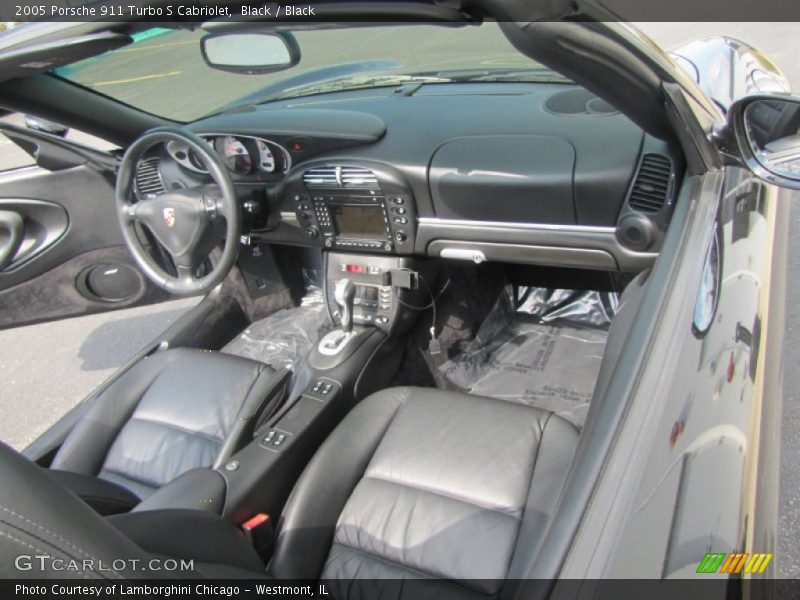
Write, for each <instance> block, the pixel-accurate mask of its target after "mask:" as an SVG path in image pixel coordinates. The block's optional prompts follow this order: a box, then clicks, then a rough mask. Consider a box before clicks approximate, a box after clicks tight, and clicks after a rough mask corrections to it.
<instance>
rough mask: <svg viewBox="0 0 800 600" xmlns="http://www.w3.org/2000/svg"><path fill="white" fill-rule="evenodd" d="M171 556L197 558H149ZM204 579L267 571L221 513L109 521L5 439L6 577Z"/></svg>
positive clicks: (1, 456)
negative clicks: (171, 561)
mask: <svg viewBox="0 0 800 600" xmlns="http://www.w3.org/2000/svg"><path fill="white" fill-rule="evenodd" d="M40 557H42V558H40ZM164 557H169V558H178V559H179V558H185V559H188V560H192V561H194V571H189V572H186V571H182V572H171V571H167V570H164V569H162V568H160V564H159V565H155V566H154V565H152V564H151V563H150V561H151V560H152V559H154V558H162V559H163V558H164ZM161 564H163V563H161ZM151 568H154V569H155V570H150V569H151ZM197 576H201V577H247V578H255V577H265V573H264V565H263V564H262V562H261V560H260V559H259V557H258V555H257V554H256V552H255V550H254V549H253V547H252V545H251V544H250V542H249V541H248V540H247V539H246V538H245V537H244V535H243V534H242V533H241V532H240V531H239V530H238V529H237V528H236V527H235V526H234V525H232V524H231V523H230V522H228V521H226V520H225V519H223V518H222V517H220V516H217V515H213V514H209V513H205V512H201V511H194V510H170V511H152V512H142V513H130V514H126V515H117V516H114V517H110V518H109V519H104V518H103V517H101V516H100V515H99V514H97V512H95V511H94V510H93V509H92V508H90V507H89V506H88V505H87V504H86V503H84V502H82V501H81V500H80V499H79V498H78V497H77V496H75V495H74V494H72V493H71V492H70V491H69V490H68V489H67V488H65V487H64V486H63V485H61V482H60V480H59V478H57V477H56V476H55V475H54V472H53V471H51V470H47V469H41V468H39V467H38V466H36V465H35V464H34V463H32V462H31V461H29V460H28V459H26V458H24V457H23V456H22V455H20V454H19V453H17V452H15V451H14V450H12V449H11V448H9V447H8V446H6V445H5V444H3V443H0V577H2V578H4V579H49V578H55V579H71V578H78V579H84V578H89V579H97V578H99V579H109V580H119V579H123V578H125V579H137V578H145V579H156V578H171V577H182V578H186V577H197Z"/></svg>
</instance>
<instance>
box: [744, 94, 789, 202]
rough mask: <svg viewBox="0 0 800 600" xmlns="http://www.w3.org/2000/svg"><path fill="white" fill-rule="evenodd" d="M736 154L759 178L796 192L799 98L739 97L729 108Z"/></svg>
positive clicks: (774, 96) (777, 95) (778, 95)
mask: <svg viewBox="0 0 800 600" xmlns="http://www.w3.org/2000/svg"><path fill="white" fill-rule="evenodd" d="M731 120H732V121H733V122H732V123H730V124H731V125H733V130H734V135H735V136H736V142H737V145H738V147H739V152H740V154H741V156H742V158H743V159H744V161H745V163H746V164H747V166H748V167H750V169H751V170H752V171H753V172H754V173H755V174H756V175H758V176H759V177H761V178H762V179H765V180H766V181H769V182H770V183H774V184H776V185H779V186H782V187H787V188H791V189H800V98H796V97H793V96H788V95H785V94H765V95H760V96H751V97H747V98H743V99H742V100H740V101H739V102H737V103H736V104H734V106H733V107H731V113H730V116H729V121H731Z"/></svg>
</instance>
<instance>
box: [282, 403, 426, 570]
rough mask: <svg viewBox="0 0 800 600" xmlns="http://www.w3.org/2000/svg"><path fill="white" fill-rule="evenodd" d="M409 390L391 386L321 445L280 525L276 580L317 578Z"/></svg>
mask: <svg viewBox="0 0 800 600" xmlns="http://www.w3.org/2000/svg"><path fill="white" fill-rule="evenodd" d="M409 394H410V389H409V388H392V389H389V390H384V391H381V392H378V393H376V394H373V395H371V396H370V397H368V398H366V399H365V400H363V401H362V402H361V403H360V404H359V405H358V406H357V407H356V408H354V409H353V410H352V411H351V412H350V414H348V415H347V417H346V418H345V419H344V420H343V421H342V422H341V424H340V425H339V426H338V427H337V428H336V429H335V430H334V431H333V433H332V434H331V435H330V436H329V437H328V439H327V440H326V441H325V443H324V444H322V446H321V447H320V448H319V450H318V451H317V453H316V454H315V456H314V458H313V459H312V460H311V462H310V463H309V464H308V466H307V467H306V469H305V470H304V471H303V474H302V475H301V476H300V479H299V480H298V482H297V485H296V486H295V488H294V490H293V491H292V494H291V496H290V497H289V500H288V501H287V503H286V507H285V509H284V511H283V515H282V517H281V519H280V521H279V523H278V529H277V537H276V539H277V544H276V548H275V553H274V554H273V557H272V560H271V562H270V564H269V567H268V572H269V573H270V575H272V576H273V577H275V578H277V579H318V578H319V576H320V573H321V572H322V568H323V566H324V564H325V560H326V559H327V556H328V552H329V550H330V548H331V544H332V543H333V535H334V530H335V528H336V522H337V520H338V518H339V514H340V513H341V512H342V509H343V508H344V505H345V503H346V502H347V500H348V498H349V497H350V495H351V494H352V492H353V489H354V488H355V486H356V484H357V483H358V482H359V480H360V479H361V477H362V476H363V474H364V471H365V470H366V468H367V465H368V464H369V462H370V460H371V459H372V456H373V454H374V453H375V450H376V449H377V447H378V445H379V444H380V442H381V440H382V439H383V436H384V434H385V433H386V430H387V429H388V428H389V425H390V424H391V422H392V420H393V419H394V417H395V415H396V414H397V411H398V410H399V408H400V407H401V406H402V405H403V403H404V402H405V401H406V399H407V398H408V397H409Z"/></svg>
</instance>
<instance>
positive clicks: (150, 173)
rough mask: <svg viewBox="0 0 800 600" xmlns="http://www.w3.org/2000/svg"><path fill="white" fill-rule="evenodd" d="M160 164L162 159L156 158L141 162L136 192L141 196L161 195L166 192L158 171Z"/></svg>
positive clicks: (137, 174) (138, 169) (137, 173)
mask: <svg viewBox="0 0 800 600" xmlns="http://www.w3.org/2000/svg"><path fill="white" fill-rule="evenodd" d="M160 162H161V161H160V159H159V158H158V157H155V156H154V157H153V158H145V159H144V160H141V161H139V166H138V167H137V168H136V190H137V191H138V192H139V195H141V196H146V195H148V194H160V193H161V192H164V191H166V188H165V187H164V182H163V181H162V180H161V173H160V171H159V170H158V165H159V163H160Z"/></svg>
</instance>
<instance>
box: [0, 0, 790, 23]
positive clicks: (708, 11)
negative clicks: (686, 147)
mask: <svg viewBox="0 0 800 600" xmlns="http://www.w3.org/2000/svg"><path fill="white" fill-rule="evenodd" d="M486 13H488V14H491V15H492V18H495V19H496V20H520V21H523V20H532V21H550V20H561V19H565V18H566V19H576V18H578V19H579V18H586V17H588V18H592V19H594V20H600V21H640V22H641V21H650V22H718V21H738V22H754V21H755V22H776V23H777V22H781V23H785V22H794V21H799V22H800V2H797V1H795V0H788V1H787V0H668V1H662V0H658V1H656V0H577V1H573V0H462V2H461V3H459V2H458V1H448V2H437V1H436V0H411V1H408V0H407V1H405V2H392V1H390V0H373V1H371V2H369V1H365V0H355V1H354V0H350V1H347V2H343V1H336V0H319V1H317V2H302V1H301V2H258V1H244V2H242V1H240V0H175V1H172V0H165V1H164V0H149V1H142V0H100V1H98V0H9V1H6V0H4V2H3V3H2V5H1V6H0V21H3V22H5V23H14V22H20V21H96V20H102V21H119V22H130V21H148V22H160V23H185V22H205V21H212V20H216V21H223V22H224V21H233V22H249V21H264V22H272V23H274V24H276V25H278V24H280V23H281V22H286V23H287V24H290V23H314V22H330V21H340V22H341V21H379V22H383V23H391V22H412V21H413V22H419V21H467V22H468V21H471V20H476V19H480V18H482V16H483V15H484V14H486Z"/></svg>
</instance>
